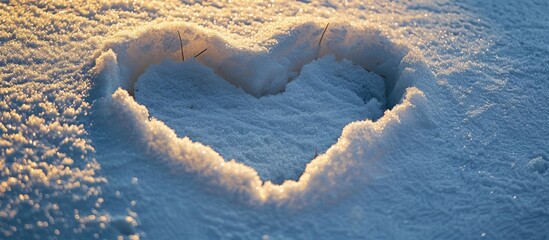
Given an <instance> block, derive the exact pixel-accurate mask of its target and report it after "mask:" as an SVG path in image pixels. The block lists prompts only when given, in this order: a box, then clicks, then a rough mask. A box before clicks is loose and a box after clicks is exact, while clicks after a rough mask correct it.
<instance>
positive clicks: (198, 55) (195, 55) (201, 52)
mask: <svg viewBox="0 0 549 240" xmlns="http://www.w3.org/2000/svg"><path fill="white" fill-rule="evenodd" d="M206 50H208V48H205V49H204V50H202V52H199V53H198V54H196V55H194V57H195V58H197V57H198V56H200V54H202V53H204V52H205V51H206Z"/></svg>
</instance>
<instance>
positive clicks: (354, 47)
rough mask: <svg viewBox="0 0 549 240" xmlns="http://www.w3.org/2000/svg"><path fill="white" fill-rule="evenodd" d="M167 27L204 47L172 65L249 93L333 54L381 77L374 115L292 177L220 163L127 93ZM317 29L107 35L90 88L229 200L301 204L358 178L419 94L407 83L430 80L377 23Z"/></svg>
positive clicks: (156, 151)
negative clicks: (266, 177)
mask: <svg viewBox="0 0 549 240" xmlns="http://www.w3.org/2000/svg"><path fill="white" fill-rule="evenodd" d="M266 29H269V28H266ZM275 29H290V30H286V31H284V30H275ZM177 30H180V31H181V36H182V38H183V39H182V42H183V47H184V49H185V51H186V52H190V53H197V52H200V51H201V50H203V49H205V48H207V49H208V50H207V52H205V53H203V54H202V55H201V56H200V57H199V58H197V59H193V60H190V61H192V63H189V64H190V65H187V66H185V65H179V66H180V67H183V68H185V67H187V68H188V67H189V66H190V67H192V66H193V65H192V64H195V65H194V66H196V68H200V67H201V66H200V65H197V64H201V65H203V66H206V67H209V68H211V70H210V72H211V73H213V72H215V74H217V75H218V76H220V77H222V78H223V79H224V80H226V81H227V82H229V83H232V84H233V85H235V86H238V87H240V88H242V89H243V90H244V91H245V92H247V93H249V94H251V95H253V96H256V97H260V96H265V95H270V94H277V93H280V92H282V91H284V89H285V88H286V86H287V84H288V82H290V81H291V80H292V79H293V78H294V77H296V76H298V75H299V72H300V71H301V68H302V67H303V66H304V65H306V64H307V63H310V62H313V61H314V60H315V59H316V58H317V57H322V56H325V55H333V56H334V57H332V58H335V59H338V60H341V59H346V60H345V61H351V62H352V63H353V64H355V65H359V66H361V67H362V68H364V69H368V71H370V70H371V71H372V72H374V73H376V74H378V75H380V76H384V78H383V84H384V88H385V91H384V97H385V99H386V102H385V106H386V107H385V109H386V111H385V113H383V116H381V117H380V118H379V119H377V120H376V121H372V120H369V119H365V120H363V121H357V122H352V123H350V124H348V125H346V126H345V127H344V128H343V132H342V134H341V137H340V138H339V140H338V141H337V142H336V143H335V144H333V145H332V146H331V147H330V148H329V149H328V150H327V151H326V153H324V154H321V155H318V156H316V157H315V158H314V159H313V160H311V161H310V162H309V163H308V164H307V166H306V168H305V171H304V172H303V174H302V175H301V176H300V177H299V179H298V180H297V181H296V180H286V181H284V182H283V183H281V184H275V183H272V182H271V181H262V180H261V178H260V177H259V174H258V172H257V171H256V170H255V169H254V168H252V167H249V166H247V165H245V164H243V163H241V162H237V161H235V160H230V161H226V160H225V159H224V158H223V157H222V156H221V155H219V154H218V153H217V152H216V151H214V150H213V149H212V148H210V147H208V146H205V145H204V144H201V143H200V142H193V141H191V140H190V139H189V138H188V137H183V138H179V137H178V136H177V135H176V133H175V131H174V130H173V129H171V128H170V127H168V126H167V125H166V124H165V123H164V122H162V121H160V120H157V119H156V118H152V117H150V115H149V110H148V109H147V108H146V107H145V106H143V105H141V104H139V103H138V102H136V100H135V99H134V98H133V97H132V96H133V95H135V94H136V85H138V84H136V82H137V81H138V79H139V78H140V76H141V75H143V73H144V72H145V70H146V69H147V68H149V66H151V65H154V64H158V63H161V62H162V61H163V60H165V59H177V58H178V57H180V52H179V44H177V40H178V39H176V40H175V41H176V42H175V43H174V33H176V32H177ZM323 30H324V26H323V25H322V24H319V23H314V22H304V23H300V24H289V25H288V26H283V27H282V28H281V26H280V25H277V27H276V28H275V27H273V28H272V29H271V31H269V32H261V33H258V34H257V36H258V37H256V38H257V39H259V40H257V39H256V40H257V42H258V43H250V42H249V41H248V40H245V39H243V38H241V37H237V36H235V37H226V36H221V35H220V34H218V33H216V32H214V31H211V30H207V29H203V28H201V27H198V26H190V25H181V24H176V23H173V24H163V25H160V26H154V27H151V28H148V29H146V30H143V31H140V32H137V33H135V32H130V33H122V34H119V36H118V37H115V38H113V39H112V41H111V42H109V43H107V44H106V45H105V47H104V48H103V51H101V53H100V55H99V56H98V57H97V62H96V66H95V68H94V70H93V71H94V73H95V77H94V86H95V87H94V88H93V89H92V90H91V95H92V96H93V97H96V98H102V97H104V99H105V101H107V102H108V104H106V106H108V108H109V109H108V110H109V111H110V112H112V113H113V114H115V115H116V116H117V117H119V118H118V119H120V120H121V121H124V126H125V127H129V128H131V129H132V132H133V133H134V134H135V137H136V138H137V139H139V142H140V143H141V144H142V145H143V146H144V148H145V149H147V152H148V153H149V154H151V156H154V157H155V158H158V159H164V160H167V161H168V163H169V164H173V165H175V166H182V167H183V168H184V170H185V171H186V172H191V173H195V174H196V175H197V176H198V177H199V178H201V179H204V180H205V181H206V182H208V183H210V184H212V185H214V186H219V187H221V188H223V189H225V190H226V191H227V192H229V193H233V194H234V195H235V196H236V197H237V198H239V199H242V200H245V201H247V202H250V203H257V204H264V203H275V204H288V205H291V206H303V205H308V204H310V203H311V202H312V201H314V200H317V199H318V198H320V197H328V198H331V197H337V196H339V195H341V192H342V191H345V189H347V190H349V189H350V188H351V187H352V186H354V185H356V184H359V183H360V182H361V180H362V179H364V178H365V169H367V166H368V163H373V162H374V161H375V160H377V159H379V158H381V156H383V154H384V153H385V152H386V151H387V150H389V149H390V148H391V147H395V146H386V145H384V144H383V138H384V137H386V136H385V135H386V134H387V132H390V131H392V130H391V129H398V127H399V125H400V124H401V121H405V120H406V119H407V118H412V117H413V116H412V115H413V114H411V113H414V111H413V109H414V108H415V107H416V106H417V105H418V103H421V102H422V101H423V99H424V95H423V93H422V92H421V91H420V90H419V89H418V88H416V87H415V85H416V84H415V83H416V82H417V81H418V80H429V79H432V74H431V72H430V70H429V69H428V68H427V66H426V65H425V64H424V63H423V61H421V56H420V55H419V54H418V53H416V52H414V51H412V50H410V49H409V48H407V47H405V46H403V45H399V44H396V43H393V42H391V41H390V40H389V39H388V38H387V37H385V36H383V35H382V34H381V32H380V31H379V30H376V29H372V28H369V27H367V26H361V27H358V26H349V25H346V24H342V23H331V26H330V28H329V29H328V32H327V33H326V36H325V38H324V39H323V42H322V44H321V45H320V46H319V45H318V41H319V36H320V35H321V34H322V31H323ZM319 61H323V60H322V59H321V60H319ZM171 64H172V65H171V66H175V67H177V66H178V65H177V64H176V65H174V63H173V62H172V63H171ZM198 72H200V71H198ZM203 72H204V71H203ZM206 72H207V71H206ZM335 191H337V194H334V193H335Z"/></svg>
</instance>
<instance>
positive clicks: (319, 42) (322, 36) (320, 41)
mask: <svg viewBox="0 0 549 240" xmlns="http://www.w3.org/2000/svg"><path fill="white" fill-rule="evenodd" d="M328 26H330V23H328V24H326V27H325V28H324V31H322V35H321V36H320V40H319V41H318V46H320V44H321V43H322V39H323V38H324V34H326V30H328Z"/></svg>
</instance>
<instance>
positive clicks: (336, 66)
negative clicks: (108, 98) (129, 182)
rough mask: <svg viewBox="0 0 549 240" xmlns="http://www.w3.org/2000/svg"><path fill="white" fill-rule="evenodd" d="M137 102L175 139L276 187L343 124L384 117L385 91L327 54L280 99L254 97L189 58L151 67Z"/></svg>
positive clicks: (363, 72)
mask: <svg viewBox="0 0 549 240" xmlns="http://www.w3.org/2000/svg"><path fill="white" fill-rule="evenodd" d="M135 99H136V101H137V102H139V103H142V104H143V105H144V106H146V107H147V109H148V110H149V111H150V114H151V115H152V116H154V117H155V118H158V119H159V120H161V121H163V122H165V123H166V124H167V125H168V126H170V127H171V128H172V129H174V130H175V131H176V132H177V135H178V136H187V137H189V138H191V139H193V140H194V141H198V142H201V143H204V144H207V145H211V146H212V147H213V148H214V149H218V150H217V152H219V153H220V154H221V155H222V156H223V157H224V158H225V159H235V160H237V161H239V162H242V163H245V164H246V165H249V166H251V167H253V168H254V169H256V170H258V171H260V173H261V174H260V176H262V179H269V180H273V181H274V182H278V183H281V182H282V181H283V180H286V179H293V180H297V177H298V176H299V175H301V172H303V169H304V167H305V164H307V163H308V162H309V161H310V160H311V159H313V158H314V157H316V156H315V153H316V154H320V153H322V152H324V151H325V150H326V149H327V148H328V147H329V146H331V145H332V144H333V143H335V141H336V140H337V137H338V136H339V135H340V134H341V130H342V129H343V127H344V126H345V125H347V124H348V123H350V122H353V121H357V120H362V119H365V118H369V119H378V118H379V117H381V116H382V115H383V109H382V107H383V106H384V102H385V89H384V82H383V79H382V78H381V77H379V76H378V75H375V74H373V73H368V72H367V71H366V70H364V69H363V68H361V67H359V66H356V65H353V64H352V63H351V62H350V61H343V62H341V63H340V62H336V61H335V59H334V58H333V56H332V57H325V58H322V59H321V60H318V61H315V62H314V63H311V64H309V65H306V66H305V67H304V69H303V70H302V71H301V73H300V75H299V76H298V77H297V78H296V79H294V80H293V81H292V82H290V83H289V84H288V85H287V88H286V90H285V91H284V92H283V93H280V94H277V95H269V96H264V97H261V98H259V99H258V98H256V97H254V96H252V95H249V94H247V93H246V92H244V91H242V90H241V89H238V88H237V87H236V86H233V85H231V84H230V83H228V82H227V81H225V80H224V79H222V78H220V77H218V76H217V75H215V74H214V73H213V71H212V69H209V68H206V67H204V66H203V65H201V64H199V63H197V62H195V61H192V60H189V61H186V62H184V63H181V62H172V61H168V62H165V63H163V64H161V65H155V66H151V67H150V68H148V69H147V70H146V72H145V73H144V74H143V75H141V77H140V78H139V80H138V82H137V85H136V92H135ZM272 136H277V137H272Z"/></svg>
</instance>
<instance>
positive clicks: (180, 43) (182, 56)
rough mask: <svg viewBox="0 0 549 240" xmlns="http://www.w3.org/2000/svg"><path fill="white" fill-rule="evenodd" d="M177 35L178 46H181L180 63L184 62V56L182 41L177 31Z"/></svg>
mask: <svg viewBox="0 0 549 240" xmlns="http://www.w3.org/2000/svg"><path fill="white" fill-rule="evenodd" d="M177 35H179V45H180V46H181V61H185V55H184V54H183V40H182V39H181V33H179V30H177Z"/></svg>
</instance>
